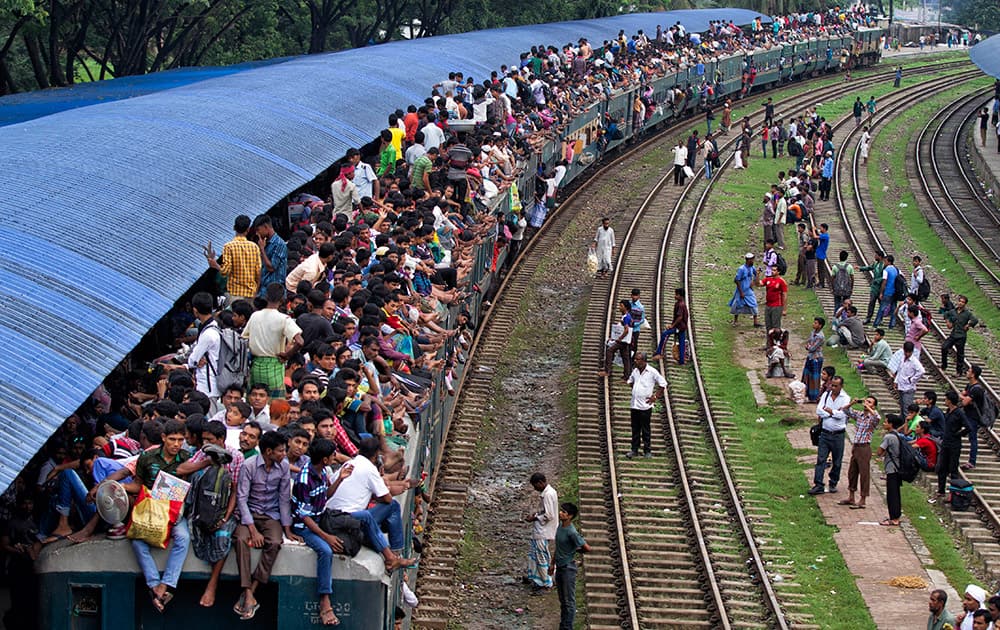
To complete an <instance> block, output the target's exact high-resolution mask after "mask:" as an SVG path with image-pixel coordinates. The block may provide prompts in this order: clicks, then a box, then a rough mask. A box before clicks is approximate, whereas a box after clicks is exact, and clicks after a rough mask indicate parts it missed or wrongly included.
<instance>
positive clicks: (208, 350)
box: [187, 291, 221, 405]
mask: <svg viewBox="0 0 1000 630" xmlns="http://www.w3.org/2000/svg"><path fill="white" fill-rule="evenodd" d="M212 306H213V304H212V296H211V294H209V293H206V292H204V291H201V292H199V293H195V294H194V296H193V297H192V298H191V308H192V310H193V311H194V316H195V317H196V318H197V319H198V322H199V324H198V328H199V331H198V340H197V341H196V342H195V344H194V348H192V349H191V354H190V355H188V360H187V366H188V369H190V370H193V371H194V373H195V389H197V390H198V391H199V392H202V393H203V394H205V395H206V396H208V398H209V400H211V401H212V404H213V405H215V402H216V401H217V400H218V399H219V395H220V394H221V392H220V391H219V384H218V382H217V381H216V374H217V373H218V369H219V346H220V342H221V335H220V333H219V324H218V323H216V321H215V319H214V318H213V317H212Z"/></svg>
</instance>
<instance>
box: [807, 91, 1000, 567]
mask: <svg viewBox="0 0 1000 630" xmlns="http://www.w3.org/2000/svg"><path fill="white" fill-rule="evenodd" d="M973 78H976V77H975V76H969V77H968V78H967V79H966V80H969V79H973ZM961 82H963V81H961V80H959V81H958V82H951V83H948V84H943V83H942V84H941V86H942V87H944V88H951V87H954V86H955V85H956V84H958V83H961ZM908 104H911V103H910V102H908V101H906V100H905V98H900V99H896V100H895V101H894V102H893V103H892V104H891V105H890V107H888V108H886V109H883V110H882V112H881V113H880V114H879V115H878V116H877V117H876V120H877V122H884V121H885V120H887V119H888V118H889V117H891V116H893V115H895V114H896V113H898V112H897V111H896V110H897V108H899V109H904V108H905V105H908ZM856 136H857V134H856V133H855V132H854V131H851V132H850V133H849V135H848V138H847V139H846V140H845V142H844V144H843V146H842V149H841V151H840V152H839V153H838V155H837V171H838V183H839V181H841V180H840V175H839V173H840V172H841V171H842V167H843V160H844V159H845V158H846V159H847V160H848V166H847V168H848V169H849V171H850V175H849V177H850V181H851V184H852V188H853V195H850V196H845V195H843V191H842V190H841V187H840V186H839V185H838V186H837V189H836V205H837V210H838V214H837V215H834V216H829V217H828V221H827V222H828V224H829V226H830V234H831V242H834V243H848V244H849V245H850V248H851V249H853V251H854V252H855V255H856V260H857V261H858V262H859V263H860V264H862V265H864V264H868V263H869V262H870V261H869V259H868V256H869V255H870V253H871V251H873V250H881V251H891V250H892V247H891V244H892V243H891V241H890V239H889V238H888V236H887V235H886V233H885V232H884V230H883V228H882V226H881V224H880V222H879V220H878V216H877V214H876V213H875V212H873V211H871V207H872V206H871V201H870V199H869V198H868V195H867V192H866V191H867V190H868V182H867V176H866V173H865V170H864V169H863V168H861V164H860V151H859V150H858V145H857V137H856ZM834 249H837V248H834ZM901 256H902V255H901ZM935 280H938V279H935ZM860 284H862V283H856V286H859V285H860ZM937 286H938V291H939V292H940V291H943V290H945V289H943V288H941V287H942V285H940V284H938V285H937ZM856 293H859V292H857V291H856ZM860 293H861V294H862V295H865V297H867V295H866V294H865V293H864V289H862V290H861V291H860ZM818 294H819V297H820V301H821V303H822V304H823V307H824V311H826V312H827V313H832V312H833V297H832V294H831V293H830V292H829V290H820V291H819V292H818ZM859 310H861V309H860V308H859ZM884 323H885V324H886V327H887V325H888V322H887V321H885V322H884ZM887 332H888V336H887V338H888V340H889V341H890V343H891V345H892V346H893V347H899V346H900V345H902V342H903V336H902V332H901V331H900V330H898V329H892V330H888V331H887ZM946 336H947V333H946V332H945V330H944V329H942V327H941V322H940V321H938V320H933V321H932V325H931V327H930V333H929V334H928V335H926V336H924V338H923V339H922V340H921V341H922V344H923V347H924V352H923V353H922V355H921V361H922V362H923V363H924V365H925V367H926V368H927V371H928V376H929V377H930V378H931V379H933V383H932V384H926V387H928V388H930V387H933V388H936V389H944V390H947V389H956V390H959V391H960V390H961V389H962V388H964V386H965V384H966V381H965V379H964V378H956V377H955V376H953V375H952V374H948V373H946V372H945V371H944V370H942V369H941V368H940V365H939V363H938V357H940V356H941V343H942V341H943V340H944V339H945V337H946ZM847 353H848V355H849V356H850V357H851V360H852V362H857V361H858V360H859V359H860V355H861V352H860V351H852V350H848V351H847ZM966 360H967V361H968V362H969V363H975V362H977V358H976V356H975V353H974V352H972V351H971V349H967V350H966ZM979 363H980V364H981V365H982V362H979ZM864 379H865V384H866V386H868V388H869V389H870V390H871V391H872V393H873V394H874V395H876V396H877V397H878V398H879V400H885V401H894V402H895V401H896V400H897V399H896V397H895V393H894V392H893V391H892V389H891V388H890V386H889V384H890V381H889V380H888V379H887V378H877V377H873V376H869V375H865V376H864ZM982 381H983V384H984V386H985V387H986V390H987V395H989V396H992V397H993V398H994V399H995V400H997V399H1000V397H998V395H997V391H996V389H995V388H994V384H996V383H998V382H1000V379H998V378H997V376H996V375H995V374H993V373H991V372H990V371H989V369H988V368H987V367H986V366H985V365H983V379H982ZM892 404H893V403H889V406H887V405H886V404H883V405H882V408H883V413H885V412H886V410H887V409H890V408H891V406H892ZM896 404H898V403H896ZM979 446H980V448H979V465H978V466H977V468H976V469H975V470H971V471H964V472H962V475H963V476H964V477H965V478H966V479H968V480H969V481H971V482H972V483H973V484H975V486H976V490H975V494H976V499H977V501H976V504H977V505H976V509H975V510H974V511H970V512H953V513H952V518H953V519H954V520H955V521H956V522H957V523H958V525H959V526H960V528H961V530H962V533H963V535H964V536H965V538H966V539H967V540H968V541H969V543H970V544H971V545H972V546H973V549H974V551H975V553H976V554H977V555H978V556H979V557H980V558H981V559H982V560H983V561H984V564H985V565H986V567H987V570H991V571H993V573H994V575H996V574H997V573H996V570H995V569H990V567H995V566H998V565H997V563H998V562H1000V544H998V540H1000V473H998V472H997V471H998V468H997V463H1000V457H998V456H997V454H998V453H1000V437H998V435H997V434H996V432H995V431H994V430H988V431H987V430H981V431H980V433H979ZM927 481H928V482H929V483H930V485H931V486H934V485H936V479H928V480H927Z"/></svg>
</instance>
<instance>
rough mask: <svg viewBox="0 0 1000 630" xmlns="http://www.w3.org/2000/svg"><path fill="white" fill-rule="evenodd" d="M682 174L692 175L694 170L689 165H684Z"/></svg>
mask: <svg viewBox="0 0 1000 630" xmlns="http://www.w3.org/2000/svg"><path fill="white" fill-rule="evenodd" d="M684 176H685V177H694V171H693V170H692V169H691V167H690V166H685V167H684Z"/></svg>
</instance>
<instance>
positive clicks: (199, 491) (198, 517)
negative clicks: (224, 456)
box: [186, 465, 233, 532]
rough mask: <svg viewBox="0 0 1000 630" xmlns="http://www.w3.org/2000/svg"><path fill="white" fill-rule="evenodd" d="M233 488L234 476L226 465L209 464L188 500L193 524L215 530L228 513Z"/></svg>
mask: <svg viewBox="0 0 1000 630" xmlns="http://www.w3.org/2000/svg"><path fill="white" fill-rule="evenodd" d="M232 490H233V476H232V475H230V474H229V470H227V469H226V467H225V466H214V465H213V466H209V467H208V468H207V469H205V472H204V473H202V474H201V475H199V476H198V478H197V479H195V481H194V483H192V484H191V489H190V490H189V491H188V494H187V497H186V502H187V511H188V515H189V516H190V517H191V524H192V525H194V526H196V527H200V528H201V529H202V530H204V531H207V532H214V531H215V530H216V529H217V528H218V525H219V522H220V521H222V518H223V517H224V516H225V515H226V508H227V507H228V505H229V497H230V495H231V494H232Z"/></svg>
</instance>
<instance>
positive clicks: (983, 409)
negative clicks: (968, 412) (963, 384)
mask: <svg viewBox="0 0 1000 630" xmlns="http://www.w3.org/2000/svg"><path fill="white" fill-rule="evenodd" d="M973 387H978V388H979V389H981V390H982V393H983V404H982V405H977V408H976V411H978V412H979V426H981V427H983V428H984V429H989V428H992V427H993V424H994V423H995V422H996V420H997V405H996V403H995V402H993V398H992V397H991V396H990V394H989V392H987V391H986V388H985V387H983V384H982V383H976V384H975V385H974V386H973ZM970 393H971V390H970Z"/></svg>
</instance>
